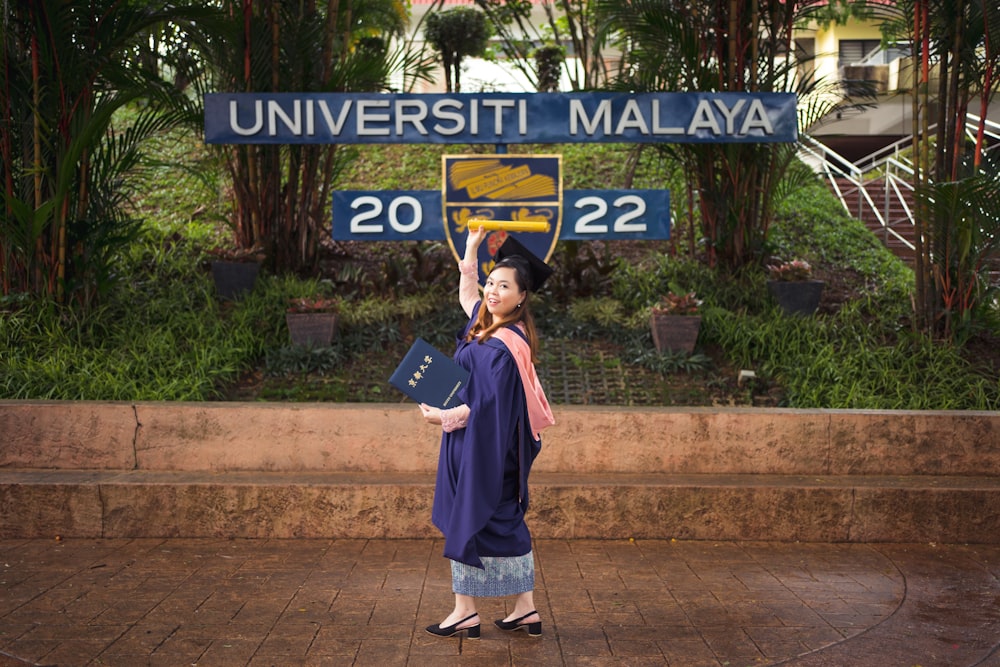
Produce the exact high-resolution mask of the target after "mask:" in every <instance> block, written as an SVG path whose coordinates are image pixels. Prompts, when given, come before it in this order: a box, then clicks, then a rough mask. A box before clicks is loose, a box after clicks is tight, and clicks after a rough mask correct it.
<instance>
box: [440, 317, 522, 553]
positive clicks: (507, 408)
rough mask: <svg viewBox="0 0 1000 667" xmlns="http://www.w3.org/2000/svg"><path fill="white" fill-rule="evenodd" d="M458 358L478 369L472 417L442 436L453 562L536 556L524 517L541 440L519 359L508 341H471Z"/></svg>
mask: <svg viewBox="0 0 1000 667" xmlns="http://www.w3.org/2000/svg"><path fill="white" fill-rule="evenodd" d="M473 312H474V313H476V312H478V305H477V306H476V308H475V309H474V311H473ZM474 319H475V315H473V318H472V319H470V321H469V324H468V325H466V328H465V332H467V331H468V330H469V328H470V327H471V326H472V322H473V321H474ZM511 329H513V330H514V331H515V332H517V334H518V335H520V336H521V337H522V338H524V335H523V334H522V333H521V331H520V330H519V329H518V328H516V327H511ZM463 334H464V332H463ZM455 361H457V362H458V363H459V364H460V365H462V366H463V367H464V368H466V369H468V370H469V371H470V377H469V382H468V384H467V385H466V387H465V388H464V389H463V390H461V393H460V397H461V399H462V400H463V402H464V403H465V404H466V405H468V406H469V420H468V424H467V425H466V427H465V428H461V429H458V430H456V431H453V432H451V433H444V434H443V436H442V438H441V453H440V456H439V459H438V469H437V482H436V484H435V487H434V506H433V511H432V514H431V519H432V521H433V522H434V525H435V526H437V527H438V529H439V530H440V531H441V532H442V534H444V555H445V557H447V558H450V559H452V560H456V561H459V562H462V563H465V564H467V565H471V566H474V567H479V568H482V567H483V564H482V560H480V558H481V557H482V556H523V555H525V554H527V553H528V552H529V551H531V534H530V533H529V532H528V526H527V525H526V524H525V522H524V513H525V511H526V510H527V509H528V473H529V472H530V470H531V464H532V462H534V460H535V457H536V456H537V455H538V452H539V450H540V449H541V441H540V440H535V439H534V437H533V436H532V434H531V429H530V426H529V422H528V407H527V401H526V400H525V397H524V386H523V385H522V383H521V376H520V373H519V372H518V369H517V362H515V361H514V357H513V355H512V354H511V353H510V351H509V350H508V349H507V346H506V345H504V344H503V342H501V341H500V340H497V339H496V338H490V339H489V340H487V341H486V342H485V343H483V344H480V343H479V342H478V341H475V340H474V341H472V342H465V340H464V336H463V337H461V338H459V340H458V347H457V349H456V350H455Z"/></svg>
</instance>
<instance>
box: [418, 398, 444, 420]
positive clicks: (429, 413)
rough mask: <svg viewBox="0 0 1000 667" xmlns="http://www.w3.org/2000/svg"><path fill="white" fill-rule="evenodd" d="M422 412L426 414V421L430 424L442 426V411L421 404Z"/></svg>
mask: <svg viewBox="0 0 1000 667" xmlns="http://www.w3.org/2000/svg"><path fill="white" fill-rule="evenodd" d="M420 411H421V412H422V413H424V421H426V422H427V423H428V424H439V425H440V424H441V409H440V408H432V407H431V406H429V405H427V404H426V403H421V404H420Z"/></svg>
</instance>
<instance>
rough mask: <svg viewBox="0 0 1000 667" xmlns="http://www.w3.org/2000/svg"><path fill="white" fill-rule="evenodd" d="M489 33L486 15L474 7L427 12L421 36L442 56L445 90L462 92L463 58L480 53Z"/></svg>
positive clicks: (483, 48) (484, 48)
mask: <svg viewBox="0 0 1000 667" xmlns="http://www.w3.org/2000/svg"><path fill="white" fill-rule="evenodd" d="M490 34H491V30H490V25H489V23H487V21H486V15H485V14H483V13H482V12H481V11H479V10H478V9H476V8H474V7H456V8H455V9H448V10H446V11H436V12H432V13H430V14H428V15H427V23H426V26H425V27H424V35H425V36H426V37H427V41H428V42H430V43H431V44H432V45H433V46H434V48H435V49H437V51H438V53H439V54H440V56H441V62H442V64H443V65H444V74H445V81H446V84H447V85H446V90H447V92H449V93H451V92H455V93H460V92H462V82H461V73H462V59H463V58H465V57H467V56H481V55H483V53H485V51H486V45H487V44H488V43H489V39H490Z"/></svg>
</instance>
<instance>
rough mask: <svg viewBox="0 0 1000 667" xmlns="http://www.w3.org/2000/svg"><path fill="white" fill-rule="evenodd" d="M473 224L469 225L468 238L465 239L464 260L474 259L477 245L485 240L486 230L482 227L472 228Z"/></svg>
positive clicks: (477, 248)
mask: <svg viewBox="0 0 1000 667" xmlns="http://www.w3.org/2000/svg"><path fill="white" fill-rule="evenodd" d="M475 224H476V223H475V222H470V223H469V236H468V237H467V238H466V239H465V258H466V259H475V258H476V257H477V251H478V250H479V245H480V244H481V243H482V242H483V239H485V238H486V230H485V229H484V228H482V227H474V226H473V225H475Z"/></svg>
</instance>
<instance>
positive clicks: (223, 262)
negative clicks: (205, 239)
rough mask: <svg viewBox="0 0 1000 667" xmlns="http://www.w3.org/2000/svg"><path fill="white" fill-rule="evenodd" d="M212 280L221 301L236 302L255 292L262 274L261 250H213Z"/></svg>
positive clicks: (210, 251) (211, 251) (211, 252)
mask: <svg viewBox="0 0 1000 667" xmlns="http://www.w3.org/2000/svg"><path fill="white" fill-rule="evenodd" d="M208 253H209V254H210V255H212V257H213V259H212V280H213V281H214V282H215V293H216V294H217V295H218V296H219V298H220V299H223V300H226V301H234V300H236V299H238V298H239V297H240V296H241V295H242V294H245V293H246V292H250V291H253V288H254V285H255V284H256V282H257V274H258V273H260V263H261V255H262V253H261V250H260V248H242V249H233V248H212V249H211V250H209V251H208Z"/></svg>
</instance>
